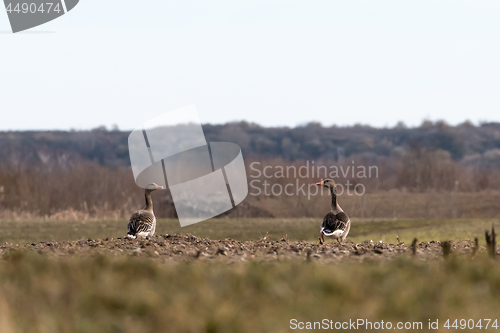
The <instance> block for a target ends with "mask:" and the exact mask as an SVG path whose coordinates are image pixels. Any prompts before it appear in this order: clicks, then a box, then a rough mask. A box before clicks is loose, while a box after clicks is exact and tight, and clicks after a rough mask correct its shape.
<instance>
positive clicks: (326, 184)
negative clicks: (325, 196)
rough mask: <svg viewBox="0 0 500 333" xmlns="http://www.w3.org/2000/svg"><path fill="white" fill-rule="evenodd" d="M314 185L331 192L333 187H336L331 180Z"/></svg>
mask: <svg viewBox="0 0 500 333" xmlns="http://www.w3.org/2000/svg"><path fill="white" fill-rule="evenodd" d="M316 185H318V186H323V187H326V188H329V189H333V190H335V186H336V184H335V181H334V180H333V179H325V180H324V181H322V182H319V183H316Z"/></svg>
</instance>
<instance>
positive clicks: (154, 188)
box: [146, 183, 163, 192]
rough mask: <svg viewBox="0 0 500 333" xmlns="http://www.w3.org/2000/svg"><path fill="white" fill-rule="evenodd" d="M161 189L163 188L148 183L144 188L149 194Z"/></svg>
mask: <svg viewBox="0 0 500 333" xmlns="http://www.w3.org/2000/svg"><path fill="white" fill-rule="evenodd" d="M162 189H163V186H160V185H158V184H156V183H149V184H148V186H146V190H147V191H149V192H153V191H156V190H162Z"/></svg>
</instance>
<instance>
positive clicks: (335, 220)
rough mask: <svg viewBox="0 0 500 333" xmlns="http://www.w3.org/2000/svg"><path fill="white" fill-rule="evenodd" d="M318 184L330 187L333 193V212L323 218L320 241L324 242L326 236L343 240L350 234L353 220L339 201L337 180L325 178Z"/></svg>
mask: <svg viewBox="0 0 500 333" xmlns="http://www.w3.org/2000/svg"><path fill="white" fill-rule="evenodd" d="M316 185H318V186H323V187H326V188H328V189H330V193H331V195H332V204H331V212H330V213H328V214H326V215H325V217H324V218H323V223H322V224H321V229H320V238H319V242H320V243H321V244H322V243H323V242H324V241H325V238H324V236H326V237H331V238H334V239H337V241H339V242H343V241H345V239H346V237H347V235H348V234H349V230H351V220H350V219H349V216H347V214H346V213H345V212H344V210H343V209H342V208H341V207H340V205H339V204H338V203H337V190H336V189H335V181H334V180H333V179H325V181H322V182H319V183H316Z"/></svg>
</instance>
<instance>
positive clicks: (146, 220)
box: [127, 183, 163, 238]
mask: <svg viewBox="0 0 500 333" xmlns="http://www.w3.org/2000/svg"><path fill="white" fill-rule="evenodd" d="M162 188H163V186H159V185H156V184H155V183H151V184H149V185H148V186H146V189H145V191H144V192H145V198H146V206H145V207H144V208H143V209H141V210H138V211H137V212H135V213H134V214H132V216H131V217H130V220H129V222H128V226H127V229H128V232H127V237H129V238H137V236H139V237H147V236H153V235H154V234H155V230H156V217H155V214H154V212H153V200H152V199H151V192H153V191H156V190H160V189H162Z"/></svg>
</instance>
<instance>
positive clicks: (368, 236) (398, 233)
mask: <svg viewBox="0 0 500 333" xmlns="http://www.w3.org/2000/svg"><path fill="white" fill-rule="evenodd" d="M320 224H321V219H313V218H274V219H211V220H209V221H205V222H202V223H197V224H194V225H191V226H187V227H184V228H181V227H180V225H179V223H178V221H177V220H159V221H158V224H157V229H156V230H157V231H156V232H157V233H159V234H176V233H180V232H184V233H191V234H193V235H195V236H199V237H207V238H210V239H224V238H233V239H237V240H242V241H244V240H255V239H259V238H261V237H264V236H266V235H267V236H268V237H269V238H270V239H274V240H278V239H281V238H282V237H284V236H286V237H288V239H290V240H306V241H311V242H315V241H317V240H318V236H319V226H320ZM494 224H496V225H498V228H497V230H500V219H440V220H424V219H407V220H383V219H379V220H367V219H355V218H353V219H352V227H351V232H350V234H349V237H348V240H349V241H353V242H362V241H365V240H368V241H369V240H373V241H379V240H382V241H384V242H386V243H396V242H397V237H399V238H400V240H401V241H404V242H405V243H411V241H412V240H413V238H415V237H416V238H417V239H418V240H419V241H431V240H440V241H442V240H457V241H458V240H466V239H469V238H470V239H474V238H475V237H478V238H479V239H480V240H481V241H482V240H483V238H484V231H485V230H487V229H488V230H490V229H491V226H492V225H494ZM126 230H127V221H106V220H105V221H43V220H38V221H29V220H26V221H0V243H5V242H9V243H14V244H26V243H36V242H41V241H50V240H56V241H63V240H78V239H88V238H92V239H98V238H101V239H102V238H108V237H109V238H111V237H113V238H117V237H123V236H125V235H126Z"/></svg>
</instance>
